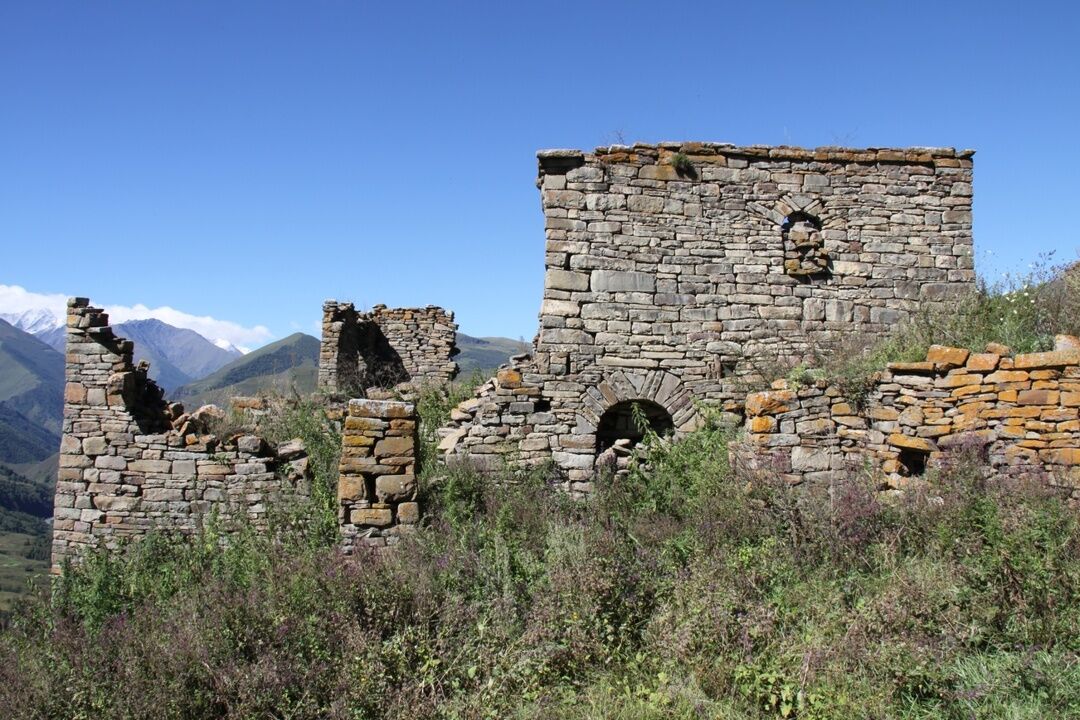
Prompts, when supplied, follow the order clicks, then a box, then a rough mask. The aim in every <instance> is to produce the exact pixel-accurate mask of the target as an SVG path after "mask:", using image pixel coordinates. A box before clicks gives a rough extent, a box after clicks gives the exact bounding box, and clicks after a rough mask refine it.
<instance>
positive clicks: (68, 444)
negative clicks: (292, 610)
mask: <svg viewBox="0 0 1080 720" xmlns="http://www.w3.org/2000/svg"><path fill="white" fill-rule="evenodd" d="M132 350H133V344H132V343H131V341H129V340H125V339H123V338H120V337H117V336H116V335H115V334H114V333H113V331H112V328H111V327H109V323H108V315H107V314H106V313H104V312H103V311H102V310H101V309H99V308H94V307H91V306H90V303H89V300H87V299H86V298H73V299H72V300H70V301H69V302H68V314H67V349H66V353H67V354H66V359H67V362H66V366H65V379H66V385H65V389H64V425H63V437H62V440H61V447H60V461H59V465H60V467H59V470H58V474H57V482H56V495H55V501H54V502H55V509H54V523H53V552H52V561H53V571H54V572H55V571H57V570H58V569H59V568H60V566H61V565H62V564H63V562H64V561H65V560H67V559H74V558H75V557H76V556H77V555H78V553H79V552H81V551H82V550H84V549H86V548H89V547H94V546H97V545H100V544H104V545H106V546H113V545H115V544H116V543H117V542H118V541H120V540H121V539H124V538H135V537H139V536H142V535H145V534H147V533H149V532H151V531H154V530H168V531H179V532H194V531H196V530H197V529H198V528H199V527H201V526H202V524H203V523H204V522H205V521H206V520H207V519H208V518H209V517H210V515H211V514H212V513H218V514H220V515H221V516H223V517H239V516H244V517H246V518H248V519H249V520H251V521H252V522H253V523H254V524H255V525H256V527H264V526H265V524H266V522H267V519H268V512H269V509H270V507H271V506H272V504H273V503H275V502H277V501H278V499H280V498H287V497H292V498H296V497H303V496H306V495H308V494H309V492H310V487H309V481H308V477H307V457H306V454H305V452H304V447H303V445H302V443H299V442H298V441H294V442H291V443H285V444H283V445H280V446H277V447H270V446H269V445H268V444H267V443H266V442H265V441H264V440H263V439H262V438H260V437H257V436H254V435H249V436H241V437H237V438H232V439H231V440H230V439H223V438H218V437H216V436H214V435H211V434H209V433H207V432H206V418H204V417H201V416H200V415H199V414H198V413H193V414H188V413H184V412H183V410H182V408H181V407H180V406H179V405H176V404H173V405H169V404H168V403H166V401H165V399H164V397H163V394H162V391H161V388H159V387H158V386H157V385H156V384H155V383H154V381H153V380H151V379H150V378H149V377H147V366H145V365H140V366H138V367H136V366H135V365H133V363H132Z"/></svg>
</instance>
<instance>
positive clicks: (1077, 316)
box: [774, 254, 1080, 401]
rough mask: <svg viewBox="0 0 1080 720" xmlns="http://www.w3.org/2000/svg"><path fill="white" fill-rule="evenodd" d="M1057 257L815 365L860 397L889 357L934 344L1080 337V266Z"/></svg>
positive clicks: (980, 346)
mask: <svg viewBox="0 0 1080 720" xmlns="http://www.w3.org/2000/svg"><path fill="white" fill-rule="evenodd" d="M1052 259H1053V258H1052V254H1051V255H1049V256H1046V257H1044V258H1043V259H1042V260H1040V261H1039V262H1038V263H1036V264H1034V265H1033V268H1032V270H1031V272H1030V273H1027V274H1025V275H1020V276H1005V277H1003V278H1002V279H1001V281H999V282H996V283H994V284H987V283H981V284H980V286H979V287H978V288H977V289H976V290H974V291H973V292H971V293H970V294H968V295H965V296H963V297H960V298H957V299H956V300H955V301H953V302H950V303H948V305H947V306H925V307H924V308H923V309H922V310H920V311H919V312H917V313H915V314H913V315H912V316H911V317H909V318H908V319H907V320H906V321H905V322H904V323H902V324H901V325H900V326H899V327H897V329H896V330H895V331H894V332H893V333H892V334H891V335H889V336H888V337H887V338H885V339H884V340H881V341H876V342H868V340H867V339H866V338H865V337H861V336H852V337H850V338H847V339H846V340H845V341H843V342H842V343H841V345H840V346H839V347H831V348H829V349H828V350H824V349H821V350H819V351H818V352H817V353H816V358H815V361H814V365H815V366H816V367H818V368H820V369H821V372H822V373H823V375H824V376H825V377H827V378H828V379H829V380H830V381H831V382H833V383H835V384H836V385H837V386H839V387H840V388H841V389H842V390H843V391H844V393H845V394H846V395H847V396H848V397H849V398H851V399H853V400H856V401H860V400H861V399H862V398H863V397H864V396H865V395H866V393H867V392H868V391H869V389H870V387H871V386H872V384H873V379H874V373H875V372H876V371H878V370H883V369H884V368H885V366H886V365H887V364H889V363H890V362H914V361H919V360H923V359H925V357H926V351H927V350H928V349H929V347H930V346H931V345H934V344H938V345H950V346H954V347H963V348H968V349H970V350H972V351H974V352H982V351H983V350H984V349H985V348H986V345H987V344H988V343H991V342H996V343H1000V344H1003V345H1006V346H1008V347H1010V348H1011V349H1012V350H1013V351H1015V352H1020V353H1026V352H1038V351H1043V350H1050V349H1052V348H1053V344H1054V335H1056V334H1061V333H1064V334H1069V335H1076V334H1080V269H1078V268H1080V265H1076V264H1073V265H1054V264H1053V262H1052ZM774 376H779V374H777V375H774Z"/></svg>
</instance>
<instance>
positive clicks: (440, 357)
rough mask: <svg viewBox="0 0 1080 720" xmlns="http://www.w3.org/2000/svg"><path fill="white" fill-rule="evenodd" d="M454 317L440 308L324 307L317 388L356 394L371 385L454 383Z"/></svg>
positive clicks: (332, 304) (330, 302)
mask: <svg viewBox="0 0 1080 720" xmlns="http://www.w3.org/2000/svg"><path fill="white" fill-rule="evenodd" d="M456 337H457V324H456V323H455V322H454V314H453V313H452V312H448V311H446V310H444V309H442V308H440V307H435V306H434V305H428V306H427V307H423V308H388V307H386V306H385V305H376V306H375V307H374V308H372V309H371V312H367V313H364V312H358V311H357V310H356V308H355V307H354V306H353V304H352V303H339V302H338V301H336V300H327V301H326V302H325V303H324V304H323V323H322V341H321V346H320V352H319V375H318V385H319V389H320V390H321V391H323V392H325V393H329V394H360V393H362V391H363V389H364V388H366V387H369V386H372V385H379V386H391V385H396V384H398V383H401V382H413V383H425V382H433V383H442V382H449V381H450V380H453V379H454V377H455V376H456V375H457V371H458V366H457V363H456V362H454V361H453V360H452V358H453V357H454V356H455V355H456V354H457V352H458V351H457V345H456Z"/></svg>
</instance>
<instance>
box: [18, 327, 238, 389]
mask: <svg viewBox="0 0 1080 720" xmlns="http://www.w3.org/2000/svg"><path fill="white" fill-rule="evenodd" d="M113 330H114V331H115V332H116V334H117V335H119V336H120V337H122V338H126V339H128V340H131V341H133V342H134V343H135V354H134V355H135V362H140V361H142V360H146V361H147V362H149V363H150V377H152V378H154V380H156V381H157V383H158V385H160V386H161V387H163V388H165V391H166V392H172V391H173V390H175V389H176V388H178V387H180V386H181V385H186V384H188V383H190V382H192V381H194V380H198V379H200V378H203V377H206V376H207V375H209V374H210V373H212V372H214V371H215V370H218V369H219V368H221V367H223V366H225V365H227V364H228V363H230V362H232V361H233V360H235V359H237V358H239V357H242V355H241V353H240V351H239V350H236V349H234V348H233V349H224V348H221V347H218V346H217V345H215V344H214V343H212V342H210V341H209V340H207V339H206V338H204V337H203V336H202V335H200V334H199V333H197V332H195V331H194V330H187V329H185V328H178V327H174V326H172V325H169V324H168V323H163V322H161V321H160V320H154V319H149V320H129V321H127V322H123V323H119V324H117V325H114V326H113ZM65 336H66V328H63V327H58V328H51V329H48V330H45V331H44V332H41V333H38V334H37V337H38V338H39V339H41V340H43V341H44V342H46V343H48V344H49V345H51V346H52V347H54V348H55V349H57V350H59V351H60V352H64V341H65Z"/></svg>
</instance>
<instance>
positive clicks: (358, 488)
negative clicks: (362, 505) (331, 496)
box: [337, 475, 367, 501]
mask: <svg viewBox="0 0 1080 720" xmlns="http://www.w3.org/2000/svg"><path fill="white" fill-rule="evenodd" d="M337 494H338V501H357V500H367V484H366V483H365V482H364V478H363V477H362V476H358V475H341V476H339V477H338V491H337Z"/></svg>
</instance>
